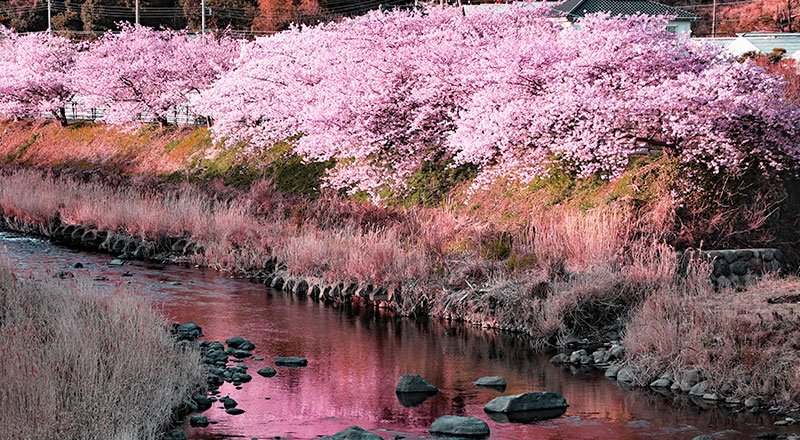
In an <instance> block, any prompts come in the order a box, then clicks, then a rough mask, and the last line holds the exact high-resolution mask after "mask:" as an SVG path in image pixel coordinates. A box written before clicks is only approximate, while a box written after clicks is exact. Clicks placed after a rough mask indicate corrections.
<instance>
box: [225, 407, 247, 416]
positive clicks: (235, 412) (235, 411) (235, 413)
mask: <svg viewBox="0 0 800 440" xmlns="http://www.w3.org/2000/svg"><path fill="white" fill-rule="evenodd" d="M225 412H226V413H228V414H230V415H232V416H238V415H239V414H244V410H243V409H241V408H228V409H226V410H225Z"/></svg>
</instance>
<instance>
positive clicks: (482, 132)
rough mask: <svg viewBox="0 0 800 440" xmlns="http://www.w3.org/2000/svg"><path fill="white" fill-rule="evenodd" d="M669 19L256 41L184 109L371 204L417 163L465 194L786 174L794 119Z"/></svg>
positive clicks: (423, 28)
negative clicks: (491, 187) (463, 179)
mask: <svg viewBox="0 0 800 440" xmlns="http://www.w3.org/2000/svg"><path fill="white" fill-rule="evenodd" d="M668 20H669V18H668V17H655V18H654V17H648V16H632V17H625V18H620V17H610V16H608V15H606V14H593V15H589V16H587V17H585V18H583V19H582V20H580V21H578V22H577V26H575V27H566V28H565V27H562V26H561V25H560V24H558V23H557V22H555V21H554V20H553V19H552V16H551V15H550V14H549V13H548V12H547V11H545V10H542V9H536V8H509V10H507V11H503V12H496V11H492V10H485V11H481V12H477V13H473V14H469V15H467V16H463V15H462V14H459V13H458V10H457V9H452V8H440V9H432V10H430V11H428V13H427V14H425V15H423V14H419V13H413V12H390V13H380V12H374V13H371V14H368V15H365V16H362V17H357V18H354V19H350V20H344V21H342V22H339V23H333V24H324V25H320V26H316V27H302V28H293V29H291V30H289V31H286V32H283V33H280V34H278V35H275V36H273V37H266V38H261V39H258V40H256V41H255V43H253V44H251V45H248V46H247V47H246V48H244V49H243V52H242V55H241V57H240V58H239V60H238V62H237V66H236V68H235V69H233V70H232V71H230V72H228V73H227V74H225V75H223V77H222V78H221V79H220V80H219V81H218V82H216V83H215V84H214V86H212V88H211V89H210V90H209V91H208V92H207V93H206V94H204V96H203V98H202V100H195V105H196V106H197V107H198V108H200V109H202V111H203V112H205V113H207V114H209V115H211V116H212V117H213V118H214V119H215V121H216V125H215V127H214V130H215V133H216V134H217V136H220V137H228V138H229V139H230V140H232V141H248V142H250V143H251V145H253V146H254V148H261V147H264V146H268V145H271V144H272V143H273V142H275V141H277V140H281V139H286V138H290V137H293V136H296V135H300V136H299V139H298V140H297V141H295V142H294V148H295V151H296V152H297V153H299V154H301V155H303V156H304V157H305V158H306V159H307V160H328V159H335V161H336V164H337V165H336V167H335V168H334V169H333V170H332V172H331V174H330V175H329V176H328V177H327V179H328V184H329V185H330V186H332V187H334V188H344V189H348V190H350V191H366V192H369V193H370V194H372V195H373V197H376V198H378V197H379V196H380V194H381V192H382V191H383V190H384V189H387V188H388V189H392V190H395V191H402V190H403V188H404V186H405V183H406V180H407V179H408V177H409V176H411V175H412V174H413V173H414V172H415V171H416V170H417V169H419V168H420V167H421V166H422V164H423V163H425V162H426V161H431V160H437V161H442V162H443V163H451V164H454V165H458V164H476V165H478V167H479V169H480V172H481V174H480V176H479V178H478V180H477V184H476V185H477V186H478V187H479V186H480V185H482V184H486V183H490V182H492V181H494V180H495V179H496V178H497V177H498V176H503V177H504V178H512V179H517V180H519V181H522V182H529V181H531V180H533V179H536V178H539V177H542V176H546V175H547V174H548V173H549V172H550V171H552V170H553V169H554V168H559V169H564V170H567V171H568V172H571V173H574V174H575V175H577V176H589V175H601V176H603V177H605V178H614V177H616V176H619V175H620V173H621V172H623V171H624V169H625V167H626V166H627V164H628V158H629V156H630V154H631V153H632V152H634V151H636V150H638V149H641V148H642V147H643V146H651V147H652V146H656V147H660V148H662V149H663V151H664V152H665V153H666V154H669V155H672V156H675V157H679V158H680V159H682V160H683V161H685V162H687V163H693V164H696V165H697V164H699V165H701V166H703V167H705V168H706V169H708V170H710V171H711V172H734V173H736V172H738V170H740V169H743V168H744V167H751V166H756V167H759V168H760V169H762V170H763V171H764V172H771V171H770V170H788V169H792V168H796V167H797V166H798V165H797V164H798V159H800V146H799V145H798V139H800V132H799V131H798V130H800V119H799V118H800V110H798V108H797V106H796V105H794V104H793V103H791V102H789V101H788V100H787V99H786V98H785V96H784V94H783V91H782V90H781V83H780V81H778V80H777V79H776V78H775V77H773V76H771V75H769V74H767V73H766V72H765V71H764V70H763V69H761V68H759V67H757V66H755V65H753V64H752V63H750V62H746V63H738V62H735V61H734V60H731V59H729V58H726V57H725V56H723V55H722V54H721V52H720V51H719V50H718V49H715V48H712V47H705V46H702V45H697V44H692V43H690V42H689V41H687V40H688V39H687V38H686V36H685V35H674V34H671V33H670V32H667V31H666V29H665V26H664V25H665V24H666V23H667V22H668Z"/></svg>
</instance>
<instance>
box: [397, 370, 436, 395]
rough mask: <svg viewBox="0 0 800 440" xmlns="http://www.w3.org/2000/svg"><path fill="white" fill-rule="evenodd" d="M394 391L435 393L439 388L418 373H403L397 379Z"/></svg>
mask: <svg viewBox="0 0 800 440" xmlns="http://www.w3.org/2000/svg"><path fill="white" fill-rule="evenodd" d="M395 392H396V393H425V394H436V393H438V392H439V389H438V388H436V387H435V386H433V385H431V384H430V383H429V382H428V381H427V380H425V379H423V378H422V376H420V375H419V374H404V375H402V376H400V380H398V381H397V387H396V388H395Z"/></svg>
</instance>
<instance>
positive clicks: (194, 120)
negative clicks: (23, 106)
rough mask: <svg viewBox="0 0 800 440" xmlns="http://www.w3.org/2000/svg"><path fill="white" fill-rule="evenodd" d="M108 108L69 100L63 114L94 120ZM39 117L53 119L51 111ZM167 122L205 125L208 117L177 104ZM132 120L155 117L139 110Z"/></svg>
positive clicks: (103, 115)
mask: <svg viewBox="0 0 800 440" xmlns="http://www.w3.org/2000/svg"><path fill="white" fill-rule="evenodd" d="M107 110H108V108H107V107H103V106H98V107H87V106H85V105H81V104H80V103H79V102H76V101H70V102H68V103H67V105H66V106H64V114H65V116H66V117H67V120H70V121H90V122H95V121H98V120H101V119H103V118H105V116H106V112H107ZM41 117H43V118H45V119H53V115H52V113H42V115H41ZM166 119H167V123H169V124H174V125H195V126H206V125H208V119H207V118H206V117H205V116H201V115H198V114H197V113H195V112H194V111H192V108H191V106H189V105H188V104H187V105H179V106H175V107H172V108H171V109H170V110H169V111H168V112H167V115H166ZM134 122H144V123H155V122H158V121H156V118H155V117H154V116H153V114H152V113H150V112H146V111H145V112H141V113H139V115H138V116H137V117H136V119H135V121H134Z"/></svg>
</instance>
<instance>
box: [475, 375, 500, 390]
mask: <svg viewBox="0 0 800 440" xmlns="http://www.w3.org/2000/svg"><path fill="white" fill-rule="evenodd" d="M475 386H478V387H481V388H492V389H497V390H505V389H506V379H505V378H504V377H502V376H486V377H482V378H480V379H478V380H476V381H475Z"/></svg>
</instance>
